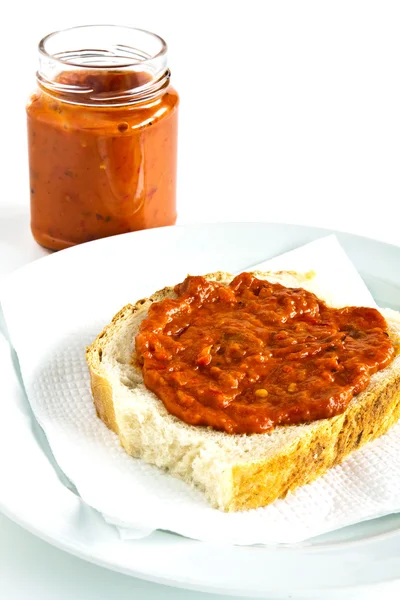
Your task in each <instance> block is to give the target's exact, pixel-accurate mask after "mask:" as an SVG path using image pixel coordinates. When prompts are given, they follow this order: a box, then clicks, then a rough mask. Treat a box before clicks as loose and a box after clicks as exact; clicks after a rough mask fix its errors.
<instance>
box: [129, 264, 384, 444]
mask: <svg viewBox="0 0 400 600" xmlns="http://www.w3.org/2000/svg"><path fill="white" fill-rule="evenodd" d="M175 292H176V294H177V298H176V299H171V298H168V299H165V300H163V301H161V302H155V303H153V304H152V305H151V306H150V308H149V312H148V317H147V318H146V319H145V320H144V321H143V322H142V324H141V327H140V331H139V333H138V335H137V336H136V353H137V362H138V364H139V365H140V367H141V368H142V371H143V377H144V382H145V384H146V386H147V387H148V389H150V390H151V391H153V392H154V393H155V394H156V395H157V396H158V397H159V398H160V399H161V400H162V402H163V403H164V405H165V406H166V408H167V410H168V411H169V412H170V413H172V414H173V415H175V416H177V417H179V418H180V419H181V420H183V421H185V422H186V423H189V424H191V425H203V426H209V427H213V428H215V429H219V430H222V431H225V432H227V433H229V434H234V433H263V432H268V431H271V430H272V429H273V428H274V427H276V426H278V425H293V424H298V423H307V422H310V421H315V420H318V419H324V418H328V417H333V416H334V415H338V414H340V413H342V412H344V410H345V409H346V407H347V405H348V404H349V402H350V400H351V399H352V398H353V396H355V395H356V394H358V393H360V392H361V391H362V390H364V389H365V388H366V387H367V385H368V383H369V381H370V377H371V375H372V374H373V373H375V372H376V371H379V370H380V369H383V368H385V367H386V366H387V365H388V364H389V363H390V362H391V361H392V359H393V357H394V353H395V351H394V346H393V344H392V342H391V340H390V338H389V335H388V332H387V325H386V321H385V319H384V318H383V316H382V315H381V314H380V313H379V312H378V311H377V310H376V309H373V308H361V307H346V308H342V309H335V308H330V307H328V306H327V305H326V304H325V303H324V302H323V301H321V300H319V299H318V298H317V297H316V296H315V295H314V294H312V293H310V292H307V291H306V290H304V289H301V288H295V289H291V288H286V287H284V286H282V285H280V284H273V283H269V282H268V281H264V280H260V279H257V278H256V277H254V276H253V275H252V274H251V273H242V274H241V275H239V276H237V277H235V279H233V281H232V282H231V283H230V284H229V285H228V286H225V285H223V284H221V283H217V282H214V281H208V280H206V279H205V278H204V277H187V278H186V279H185V281H184V282H183V283H181V284H179V285H177V286H176V287H175Z"/></svg>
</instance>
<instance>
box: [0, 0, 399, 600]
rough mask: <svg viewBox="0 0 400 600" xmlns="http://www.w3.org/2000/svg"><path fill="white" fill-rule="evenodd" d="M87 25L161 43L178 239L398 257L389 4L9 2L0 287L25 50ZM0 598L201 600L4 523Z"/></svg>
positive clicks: (0, 520)
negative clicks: (380, 248)
mask: <svg viewBox="0 0 400 600" xmlns="http://www.w3.org/2000/svg"><path fill="white" fill-rule="evenodd" d="M88 23H115V24H124V25H132V26H137V27H141V28H145V29H150V30H152V31H154V32H157V33H159V34H160V35H161V36H163V37H164V38H165V39H166V41H167V42H168V45H169V48H170V66H171V70H172V77H173V82H174V85H175V86H176V88H177V89H178V91H179V92H180V96H181V108H180V131H179V188H178V211H179V221H180V222H181V223H185V222H190V221H224V220H229V221H231V220H238V221H240V220H246V221H253V220H255V221H257V220H263V221H280V222H292V223H300V224H312V225H320V226H325V227H332V228H336V229H339V230H344V231H350V232H355V233H361V234H364V235H368V236H371V237H375V238H380V239H383V240H386V241H389V242H392V243H396V244H398V243H400V236H399V234H398V219H397V214H398V205H399V200H400V176H399V165H400V34H399V31H400V4H399V3H398V2H385V1H383V0H376V1H374V2H369V1H359V2H357V1H351V0H347V1H340V0H336V1H332V2H328V1H324V0H319V1H315V2H309V1H301V0H297V1H293V2H291V1H285V0H277V1H276V2H268V1H261V0H260V1H255V0H253V1H251V0H247V1H241V2H235V1H233V2H228V1H222V0H214V1H210V0H203V1H202V2H199V1H197V2H195V1H193V0H192V1H191V2H184V1H183V0H182V1H181V2H177V1H176V0H168V1H166V0H164V1H158V0H151V1H146V0H141V2H135V1H134V0H129V1H126V0H119V1H118V0H115V1H114V2H109V1H108V2H103V3H101V2H93V0H86V1H85V0H80V1H77V0H69V1H68V2H54V1H53V2H50V1H49V2H47V1H45V0H36V1H34V2H26V3H24V4H23V5H22V4H21V3H19V2H16V1H14V2H13V1H12V0H8V1H7V0H5V2H4V3H3V6H2V15H1V17H0V33H1V38H0V39H1V46H2V48H1V49H2V55H1V60H2V71H1V72H2V79H1V93H0V109H1V110H0V115H1V141H0V157H1V166H2V169H1V183H2V190H1V194H0V272H5V271H6V270H9V269H10V268H11V267H13V266H16V265H17V264H20V263H22V262H25V261H27V260H31V259H32V258H33V257H36V256H39V255H40V254H41V250H40V249H39V248H38V247H37V246H36V245H35V243H34V242H33V241H32V239H31V237H30V232H29V225H28V223H29V207H28V199H29V194H28V192H29V186H28V181H27V155H26V138H25V114H24V106H25V102H26V99H27V97H28V95H29V93H30V92H31V91H32V90H33V88H34V85H35V82H34V73H35V70H36V63H37V53H36V46H37V43H38V41H39V39H40V38H41V37H42V36H44V35H46V34H47V33H49V32H51V31H54V30H57V29H59V28H64V27H68V26H73V25H81V24H88ZM73 574H74V575H73ZM96 582H100V583H98V585H97V584H96ZM59 586H60V587H62V589H63V592H62V594H63V595H61V593H60V594H58V593H57V592H56V590H57V588H58V587H59ZM0 590H1V596H2V597H4V598H7V600H15V599H18V600H20V599H21V600H22V599H25V598H28V597H29V598H31V599H32V600H35V599H36V598H54V597H55V596H56V595H57V597H59V598H77V599H79V600H80V599H88V598H95V597H96V598H99V599H103V598H104V599H106V598H107V599H111V598H114V597H119V598H128V596H131V595H132V594H135V593H136V597H140V598H142V597H143V598H161V597H163V598H169V597H171V598H173V597H176V598H188V599H189V598H190V599H192V598H193V599H195V598H200V597H201V598H203V597H206V596H203V594H195V593H189V592H173V591H172V590H164V589H163V588H160V587H159V586H155V585H151V584H145V583H142V582H135V581H134V580H131V579H129V578H126V577H122V576H118V575H115V574H112V573H107V572H105V571H102V570H101V569H99V568H96V567H92V566H90V565H87V564H85V563H83V562H81V561H79V560H78V559H75V558H72V557H69V556H67V555H64V554H63V553H61V552H59V551H56V550H55V549H53V548H51V547H50V546H48V545H46V544H44V543H42V542H39V541H38V540H36V539H35V538H33V537H32V536H30V535H29V534H27V533H25V532H23V531H22V530H20V529H19V528H17V527H16V526H15V525H13V524H11V523H10V522H8V521H7V520H6V519H5V518H4V517H0ZM28 590H29V592H28ZM117 590H118V592H117ZM132 597H133V596H132ZM363 597H364V598H365V596H363ZM210 598H211V596H210ZM385 598H388V596H387V595H386V596H385Z"/></svg>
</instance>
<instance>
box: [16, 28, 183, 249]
mask: <svg viewBox="0 0 400 600" xmlns="http://www.w3.org/2000/svg"><path fill="white" fill-rule="evenodd" d="M39 61H40V64H39V70H38V72H37V83H38V89H37V91H36V92H35V93H34V94H33V95H32V96H31V98H30V100H29V103H28V105H27V117H28V148H29V167H30V192H31V228H32V233H33V236H34V238H35V239H36V241H37V242H39V244H41V245H42V246H45V247H46V248H49V249H52V250H60V249H63V248H67V247H69V246H73V245H75V244H79V243H82V242H87V241H89V240H93V239H96V238H102V237H106V236H110V235H115V234H119V233H126V232H128V231H135V230H138V229H147V228H151V227H161V226H163V225H173V224H174V223H175V221H176V155H177V124H178V123H177V122H178V104H179V97H178V94H177V93H176V91H175V90H174V89H173V88H172V87H171V85H170V71H169V69H168V64H167V46H166V44H165V42H164V40H162V39H161V38H160V37H159V36H157V35H155V34H152V33H149V32H147V31H142V30H139V29H133V28H130V27H119V26H102V25H94V26H83V27H76V28H72V29H66V30H64V31H59V32H56V33H52V34H50V35H48V36H47V37H45V38H44V39H43V40H42V41H41V42H40V44H39Z"/></svg>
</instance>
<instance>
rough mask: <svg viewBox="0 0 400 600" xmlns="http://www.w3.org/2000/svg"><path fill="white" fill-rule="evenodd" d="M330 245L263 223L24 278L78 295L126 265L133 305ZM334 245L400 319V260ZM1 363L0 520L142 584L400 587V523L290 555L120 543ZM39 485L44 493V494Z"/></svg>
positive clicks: (206, 231)
mask: <svg viewBox="0 0 400 600" xmlns="http://www.w3.org/2000/svg"><path fill="white" fill-rule="evenodd" d="M326 233H328V232H327V231H326V230H320V229H313V228H305V227H296V226H288V225H276V224H263V223H257V224H251V223H241V224H215V225H200V226H190V227H175V228H164V229H158V230H150V231H143V232H138V233H134V234H127V235H123V236H117V237H114V238H108V239H105V240H100V241H97V242H91V243H89V244H84V245H82V246H78V247H75V248H71V249H69V250H66V251H64V252H60V253H58V254H54V255H51V256H49V257H46V258H44V259H40V260H39V261H36V262H35V263H32V264H30V265H28V266H26V267H24V269H27V270H30V271H31V275H32V272H33V273H34V272H35V270H36V272H37V273H39V272H40V273H41V275H43V274H44V273H45V272H46V270H47V269H49V271H50V268H54V267H55V266H57V268H58V269H62V272H63V273H65V277H66V284H67V285H71V286H73V285H74V281H75V279H74V274H75V275H76V274H77V273H82V272H84V273H86V274H87V277H88V278H89V280H93V285H98V284H99V283H98V282H99V281H101V279H99V273H100V272H101V271H103V272H104V273H107V276H108V281H109V283H108V284H109V285H112V269H113V264H114V262H115V261H116V260H118V261H124V262H125V263H126V266H127V268H126V272H127V281H128V284H129V285H128V287H127V289H128V288H129V286H131V292H130V293H131V295H132V297H129V298H128V299H127V300H132V299H135V298H137V297H139V296H140V295H146V294H148V293H149V292H151V291H153V290H154V289H157V288H158V287H160V285H164V284H165V283H168V282H174V281H178V280H179V279H180V278H182V277H183V276H184V275H186V273H187V272H191V273H196V272H198V273H201V272H207V271H210V270H215V269H222V270H226V271H232V272H235V271H239V270H241V269H244V268H248V267H250V266H251V265H252V264H256V263H259V262H261V261H262V260H265V259H266V258H268V257H270V256H273V255H276V254H280V253H282V252H285V251H287V250H290V249H292V248H295V247H297V246H299V245H301V244H305V243H307V242H309V241H311V240H313V239H315V238H317V237H320V236H322V235H325V234H326ZM337 235H338V238H339V240H340V242H341V244H342V245H343V247H344V248H345V250H346V251H347V253H348V255H349V256H350V258H351V259H352V260H353V262H354V263H355V265H356V267H357V268H358V270H359V271H360V273H361V275H362V276H363V277H364V279H365V281H366V283H367V285H368V286H369V288H370V290H371V292H372V293H373V295H374V297H375V300H376V301H377V303H378V304H380V305H382V306H390V307H392V308H397V309H399V308H400V273H398V272H397V265H398V264H399V261H400V248H397V247H394V246H389V245H387V244H383V243H379V242H375V241H372V240H368V239H366V238H361V237H357V236H351V235H347V234H337ZM371 259H372V260H371ZM50 261H51V262H50ZM100 265H101V268H100ZM32 270H33V271H32ZM77 293H78V290H77ZM28 306H29V297H28V293H27V307H28ZM32 318H34V315H32ZM0 361H1V364H2V377H1V379H0V398H1V399H2V411H1V420H0V455H1V456H2V460H1V461H0V481H1V486H0V509H1V510H3V512H4V513H5V514H6V515H8V516H9V517H10V518H12V519H13V520H14V521H16V522H17V523H19V524H20V525H22V526H23V527H25V528H26V529H28V530H29V531H31V532H33V533H35V534H37V535H38V536H40V537H42V538H43V539H45V540H47V541H49V542H50V543H52V544H54V545H55V546H57V547H59V548H62V549H64V550H66V551H68V552H71V553H73V554H75V555H77V556H80V557H81V558H84V559H86V560H89V561H91V562H94V563H96V564H99V565H103V566H105V567H108V568H111V569H114V570H117V571H121V572H123V573H127V574H131V575H135V576H137V577H142V578H144V579H148V580H152V581H156V582H159V583H167V584H170V585H175V586H181V587H186V588H190V589H197V590H203V591H210V592H220V593H225V594H233V595H238V596H245V597H273V598H288V597H291V598H321V597H324V598H333V597H336V596H337V593H338V592H340V591H344V589H346V598H349V597H350V594H351V590H355V589H357V591H358V592H360V591H361V590H362V589H363V588H364V589H366V587H367V586H371V585H373V584H381V585H384V584H389V582H390V581H393V580H397V579H400V555H399V552H398V548H399V546H400V515H392V516H389V517H385V518H382V519H377V520H374V521H370V522H368V523H363V524H360V525H357V526H353V527H349V528H346V529H343V530H341V531H337V532H334V533H331V534H329V535H325V536H322V537H320V538H315V539H314V540H311V541H309V542H307V543H304V544H301V545H297V546H292V547H287V546H286V547H285V546H279V547H270V548H266V547H239V546H223V545H215V544H214V545H212V544H205V543H201V542H196V541H193V540H188V539H185V538H182V537H179V536H177V535H173V534H170V533H167V532H156V533H154V534H152V535H151V536H149V537H148V538H145V539H143V540H137V541H129V542H127V541H124V542H122V541H120V539H119V537H118V535H117V533H116V530H115V529H114V528H113V527H112V526H109V525H107V524H106V523H105V522H104V521H103V519H102V518H101V517H100V516H99V515H98V514H97V513H96V512H95V511H93V510H92V509H90V508H88V507H87V506H85V505H84V504H83V502H82V501H81V500H80V498H79V497H78V496H77V495H76V493H75V491H74V490H73V488H72V487H71V486H70V484H69V482H68V481H67V480H66V479H65V477H64V476H63V474H62V473H61V472H60V471H59V469H58V468H57V465H56V464H55V463H54V460H53V458H52V456H51V452H50V451H49V449H48V445H47V441H46V439H45V437H44V435H43V433H42V431H41V430H40V428H39V427H38V426H37V425H36V424H35V421H34V419H33V418H32V415H31V412H30V408H29V404H28V403H27V401H26V398H25V395H24V392H23V390H22V387H21V385H20V380H19V375H18V365H17V362H16V360H15V356H14V355H13V353H12V352H11V351H10V349H9V347H8V345H7V344H6V342H5V340H4V339H0ZM39 473H40V478H39V477H38V475H39ZM42 478H44V479H45V481H46V486H45V489H43V486H41V487H40V488H39V487H38V486H37V484H36V482H37V480H38V479H42ZM35 484H36V485H35Z"/></svg>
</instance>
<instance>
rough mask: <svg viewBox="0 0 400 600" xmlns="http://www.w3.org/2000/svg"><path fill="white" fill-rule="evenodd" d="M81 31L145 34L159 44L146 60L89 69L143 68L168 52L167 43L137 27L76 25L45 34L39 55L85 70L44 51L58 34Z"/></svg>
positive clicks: (74, 63)
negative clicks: (103, 30)
mask: <svg viewBox="0 0 400 600" xmlns="http://www.w3.org/2000/svg"><path fill="white" fill-rule="evenodd" d="M83 29H86V30H89V29H92V30H93V29H99V30H100V29H109V30H113V29H114V30H118V29H120V30H124V31H128V32H132V33H139V34H145V35H147V36H149V38H153V39H154V40H157V41H158V42H159V43H160V50H159V51H158V52H156V53H154V54H152V55H151V56H147V57H146V58H143V59H140V60H130V61H127V62H124V63H119V64H118V65H116V64H111V63H110V64H106V63H105V64H101V65H100V64H98V65H96V64H91V65H90V68H91V69H99V70H104V69H109V68H110V67H113V68H118V69H119V68H121V69H123V68H125V69H126V68H129V67H137V66H138V65H141V66H145V65H146V64H149V63H151V62H152V61H154V60H156V59H158V58H161V57H163V56H165V55H166V53H167V50H168V46H167V43H166V42H165V40H164V39H163V38H162V37H161V36H159V35H158V34H156V33H153V32H151V31H148V30H146V29H140V28H138V27H130V26H127V25H113V24H96V25H76V26H73V27H67V28H65V29H59V30H56V31H53V32H51V33H49V34H47V35H46V36H45V37H43V38H42V39H41V40H40V42H39V44H38V50H39V54H40V55H42V56H43V57H44V58H47V59H51V60H53V61H57V62H58V63H60V64H61V65H66V66H71V67H76V68H87V65H85V64H82V63H79V62H74V61H71V60H68V59H65V58H60V57H59V56H57V55H55V54H54V53H51V52H48V50H47V49H46V44H48V43H49V42H50V41H51V40H52V39H54V38H55V37H56V36H57V35H60V34H64V33H65V34H67V33H70V32H72V31H82V30H83Z"/></svg>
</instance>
